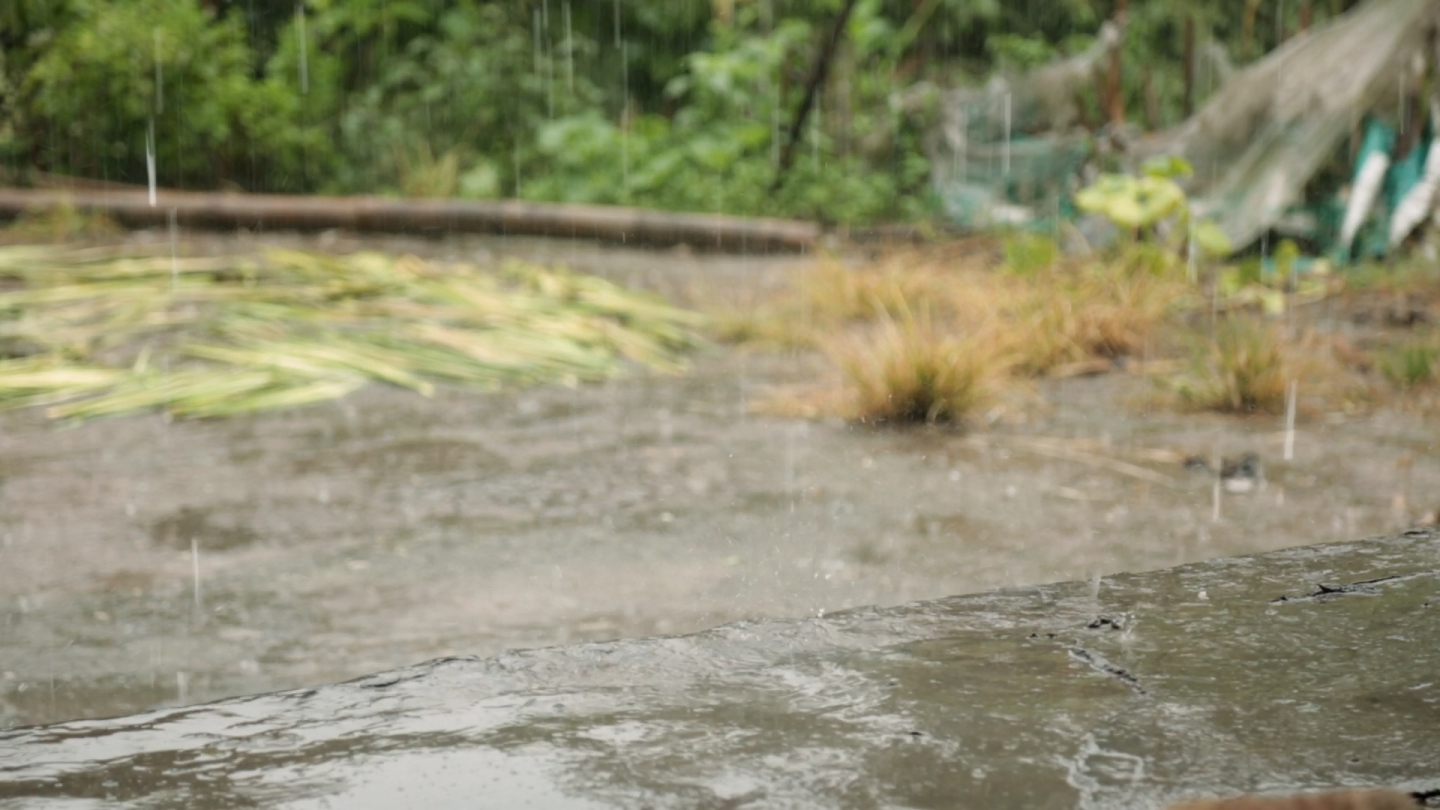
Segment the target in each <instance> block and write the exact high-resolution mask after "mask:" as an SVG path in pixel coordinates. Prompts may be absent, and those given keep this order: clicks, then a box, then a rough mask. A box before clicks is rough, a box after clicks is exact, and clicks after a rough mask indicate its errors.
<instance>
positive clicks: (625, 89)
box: [615, 1, 630, 202]
mask: <svg viewBox="0 0 1440 810" xmlns="http://www.w3.org/2000/svg"><path fill="white" fill-rule="evenodd" d="M615 7H616V8H617V9H618V8H619V7H620V5H619V3H618V1H617V3H616V5H615ZM616 25H619V18H618V17H617V18H616ZM616 31H617V32H618V31H619V29H618V28H617V29H616ZM620 88H621V90H620V103H621V105H622V106H621V108H620V109H621V112H620V184H621V186H620V187H621V189H622V191H623V192H624V195H625V197H624V199H625V201H626V202H629V201H630V43H628V42H621V43H620Z"/></svg>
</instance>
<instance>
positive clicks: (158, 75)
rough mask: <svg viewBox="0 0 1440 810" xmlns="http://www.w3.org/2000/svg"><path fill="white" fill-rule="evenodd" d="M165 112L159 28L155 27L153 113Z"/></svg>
mask: <svg viewBox="0 0 1440 810" xmlns="http://www.w3.org/2000/svg"><path fill="white" fill-rule="evenodd" d="M163 112H165V68H164V65H163V64H162V63H161V56H160V29H159V28H156V29H155V114H156V115H159V114H161V113H163Z"/></svg>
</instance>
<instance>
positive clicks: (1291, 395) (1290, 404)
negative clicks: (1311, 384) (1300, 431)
mask: <svg viewBox="0 0 1440 810" xmlns="http://www.w3.org/2000/svg"><path fill="white" fill-rule="evenodd" d="M1299 387H1300V383H1299V381H1298V380H1291V381H1290V385H1289V386H1288V388H1289V390H1288V391H1286V392H1285V460H1286V461H1293V460H1294V459H1295V394H1296V392H1297V391H1298V389H1299Z"/></svg>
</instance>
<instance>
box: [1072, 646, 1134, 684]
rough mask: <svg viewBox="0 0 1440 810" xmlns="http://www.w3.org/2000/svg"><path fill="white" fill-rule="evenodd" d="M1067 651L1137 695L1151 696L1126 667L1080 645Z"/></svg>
mask: <svg viewBox="0 0 1440 810" xmlns="http://www.w3.org/2000/svg"><path fill="white" fill-rule="evenodd" d="M1065 650H1066V651H1067V652H1069V653H1070V657H1071V658H1074V659H1075V660H1077V661H1080V662H1081V663H1083V664H1085V665H1086V666H1088V667H1090V668H1091V669H1093V670H1095V671H1096V672H1098V673H1100V674H1101V675H1108V676H1109V677H1111V678H1115V679H1116V680H1119V681H1120V682H1121V683H1123V684H1125V685H1126V686H1128V687H1130V688H1131V689H1134V690H1135V692H1136V694H1140V695H1147V696H1148V695H1149V694H1150V693H1149V692H1147V691H1145V687H1144V686H1141V685H1140V679H1139V678H1137V677H1135V675H1134V673H1132V672H1130V670H1128V669H1125V668H1124V667H1120V666H1116V665H1114V664H1112V663H1110V662H1109V660H1107V659H1106V658H1105V656H1103V655H1100V654H1099V653H1095V652H1091V651H1090V650H1087V649H1085V648H1084V647H1081V646H1079V645H1078V644H1073V645H1070V646H1068V647H1066V648H1065Z"/></svg>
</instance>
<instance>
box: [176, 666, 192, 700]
mask: <svg viewBox="0 0 1440 810" xmlns="http://www.w3.org/2000/svg"><path fill="white" fill-rule="evenodd" d="M175 694H176V699H177V700H179V701H180V702H181V703H187V702H189V700H190V674H189V673H186V672H176V673H175Z"/></svg>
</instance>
